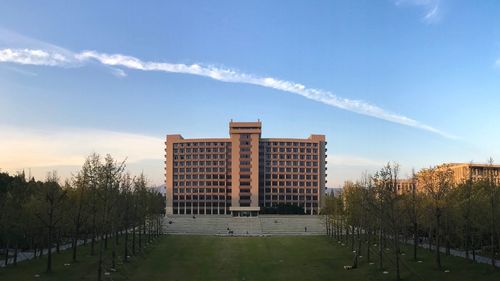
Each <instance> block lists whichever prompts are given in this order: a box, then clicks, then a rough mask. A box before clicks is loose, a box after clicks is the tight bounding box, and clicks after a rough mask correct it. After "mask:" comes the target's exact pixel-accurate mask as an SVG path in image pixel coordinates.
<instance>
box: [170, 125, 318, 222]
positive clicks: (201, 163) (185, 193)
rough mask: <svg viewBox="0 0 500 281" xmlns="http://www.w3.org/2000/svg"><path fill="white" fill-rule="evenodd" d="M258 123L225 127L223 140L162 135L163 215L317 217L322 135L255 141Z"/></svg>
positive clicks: (258, 133)
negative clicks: (286, 213) (301, 213)
mask: <svg viewBox="0 0 500 281" xmlns="http://www.w3.org/2000/svg"><path fill="white" fill-rule="evenodd" d="M261 127H262V124H261V122H260V121H259V122H232V121H231V122H230V123H229V135H230V137H229V138H213V139H184V138H183V137H182V136H181V135H167V141H166V143H165V144H166V149H165V151H166V161H165V164H166V168H165V174H166V182H165V184H166V192H167V194H166V198H167V204H166V213H167V214H206V215H210V214H214V215H227V214H232V215H234V216H249V215H257V213H258V212H259V211H260V210H261V209H262V208H264V207H273V206H277V205H278V204H291V205H296V206H301V207H303V208H304V210H305V212H306V213H307V214H318V213H319V210H320V208H321V206H322V197H323V194H324V192H325V183H326V160H325V159H326V151H327V150H326V141H325V136H324V135H311V136H310V137H309V138H307V139H290V138H279V139H276V138H273V139H269V138H261Z"/></svg>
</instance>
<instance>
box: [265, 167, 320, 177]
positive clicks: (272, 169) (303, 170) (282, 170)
mask: <svg viewBox="0 0 500 281" xmlns="http://www.w3.org/2000/svg"><path fill="white" fill-rule="evenodd" d="M262 170H264V172H265V173H266V174H268V173H271V172H273V173H277V172H280V173H285V172H286V173H302V174H303V173H307V174H309V173H314V174H316V173H318V168H289V167H288V168H283V167H281V168H278V167H265V168H264V169H261V171H262ZM261 173H262V172H261ZM266 177H267V175H266Z"/></svg>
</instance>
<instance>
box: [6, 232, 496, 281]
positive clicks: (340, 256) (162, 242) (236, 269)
mask: <svg viewBox="0 0 500 281" xmlns="http://www.w3.org/2000/svg"><path fill="white" fill-rule="evenodd" d="M420 253H421V255H420V257H421V260H422V263H416V262H413V261H410V256H411V255H410V254H408V255H404V256H402V258H403V266H402V278H403V280H425V281H431V280H450V281H451V280H454V281H456V280H474V281H482V280H485V281H486V280H488V281H493V280H495V281H498V280H500V271H498V270H493V269H491V268H490V267H489V266H488V265H483V264H471V263H469V262H467V261H465V260H463V259H461V258H454V257H443V265H444V267H445V268H444V269H448V270H449V271H450V272H448V273H446V272H444V269H443V270H437V269H435V268H434V263H433V261H434V260H433V256H432V255H431V254H430V253H429V252H428V251H426V250H421V251H420ZM81 254H82V259H81V261H80V262H78V263H75V264H71V266H64V263H67V262H68V261H69V260H70V252H65V253H61V254H59V255H55V258H54V265H55V267H54V272H53V273H51V274H45V273H43V271H44V269H45V258H43V259H40V260H35V261H30V262H25V263H21V264H19V265H18V266H17V267H16V268H14V267H11V268H7V269H0V280H2V281H10V280H16V281H23V280H67V281H72V280H96V258H95V257H90V256H89V255H88V249H82V252H81ZM363 259H364V258H362V259H361V262H360V267H359V268H358V269H355V270H344V269H343V266H344V265H350V264H351V263H352V252H351V251H350V249H348V247H347V246H341V245H339V244H338V243H336V242H334V241H333V240H331V239H329V238H327V237H323V236H321V237H313V236H309V237H307V236H304V237H214V236H164V237H162V238H160V239H158V240H157V241H156V242H154V243H153V244H152V245H150V246H149V248H147V249H146V251H145V253H144V255H141V256H138V257H136V258H133V259H132V261H131V262H130V263H127V264H120V265H119V266H118V267H117V272H111V275H110V276H106V277H105V279H104V280H137V281H154V280H158V281H159V280H179V281H180V280H245V281H249V280H287V281H293V280H394V272H393V270H392V268H391V267H390V266H389V267H387V268H386V269H385V270H386V271H388V272H389V273H388V274H383V273H382V271H381V270H379V269H378V268H377V265H376V264H377V263H376V260H375V261H374V262H375V264H373V265H370V264H369V263H367V262H365V261H364V260H363ZM386 264H387V265H390V263H389V262H388V261H387V262H386ZM35 274H40V277H39V278H35V277H34V275H35Z"/></svg>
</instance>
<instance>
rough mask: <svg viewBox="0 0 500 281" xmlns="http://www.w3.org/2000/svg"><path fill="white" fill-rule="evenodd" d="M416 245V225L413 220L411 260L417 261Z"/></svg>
mask: <svg viewBox="0 0 500 281" xmlns="http://www.w3.org/2000/svg"><path fill="white" fill-rule="evenodd" d="M417 247H418V225H417V222H415V221H414V222H413V260H414V261H417Z"/></svg>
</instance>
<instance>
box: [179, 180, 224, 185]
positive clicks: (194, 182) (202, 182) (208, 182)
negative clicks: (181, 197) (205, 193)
mask: <svg viewBox="0 0 500 281" xmlns="http://www.w3.org/2000/svg"><path fill="white" fill-rule="evenodd" d="M174 186H231V182H225V181H186V182H184V181H174Z"/></svg>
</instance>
